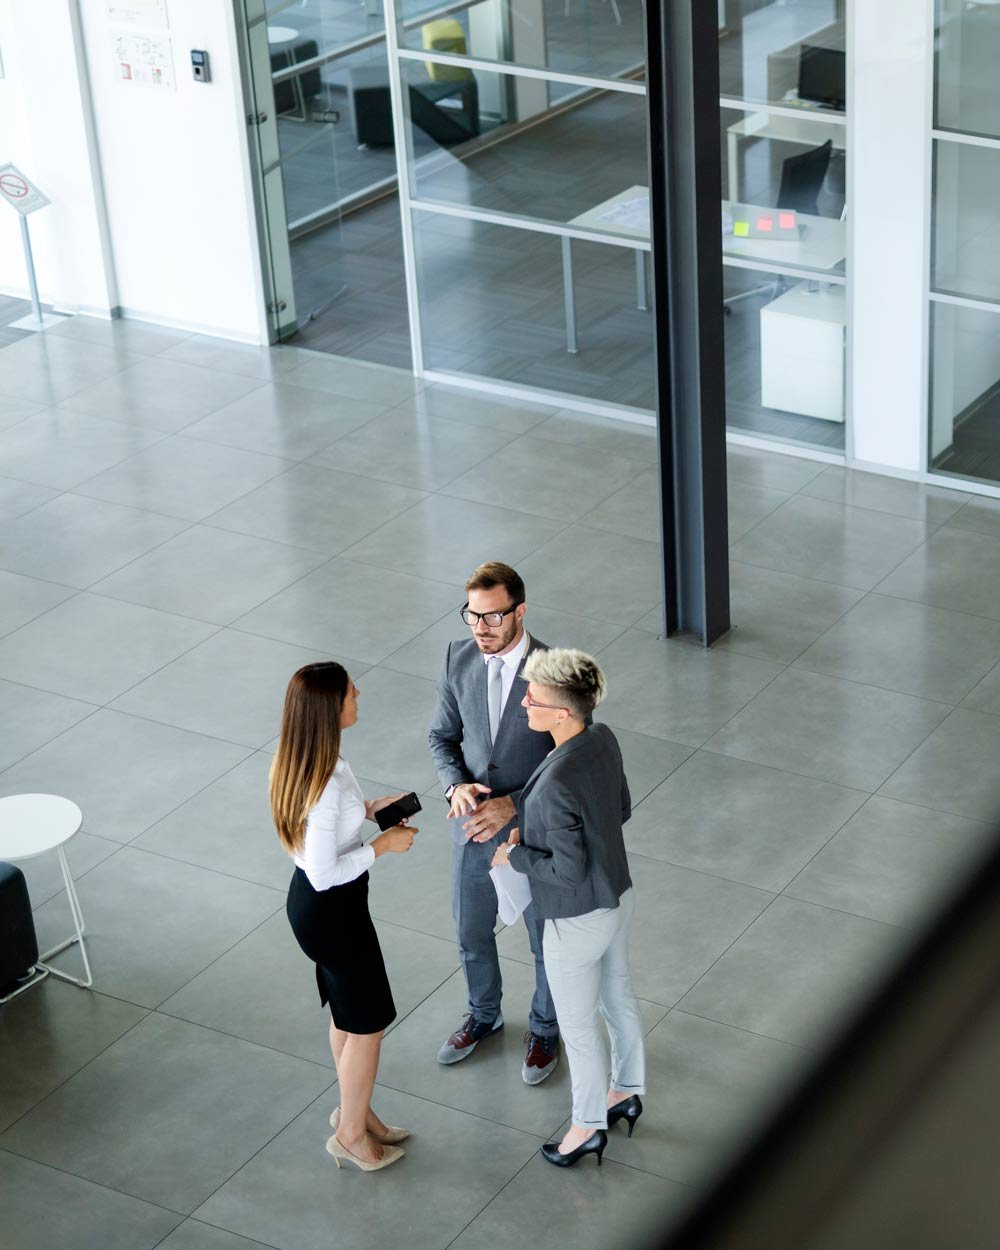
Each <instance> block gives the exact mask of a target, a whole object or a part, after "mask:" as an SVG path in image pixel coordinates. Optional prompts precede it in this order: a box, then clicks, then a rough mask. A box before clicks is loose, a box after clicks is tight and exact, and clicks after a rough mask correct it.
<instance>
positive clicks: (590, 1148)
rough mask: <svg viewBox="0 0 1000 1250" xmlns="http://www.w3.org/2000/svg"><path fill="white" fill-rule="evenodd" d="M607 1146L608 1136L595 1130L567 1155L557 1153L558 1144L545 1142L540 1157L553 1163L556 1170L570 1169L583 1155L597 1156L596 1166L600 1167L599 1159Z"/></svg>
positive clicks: (602, 1130) (600, 1129) (601, 1130)
mask: <svg viewBox="0 0 1000 1250" xmlns="http://www.w3.org/2000/svg"><path fill="white" fill-rule="evenodd" d="M607 1144H608V1135H607V1133H605V1131H604V1129H602V1128H599V1129H596V1130H595V1131H594V1132H593V1133H591V1135H590V1136H589V1137H588V1138H587V1140H586V1141H585V1142H584V1143H583V1144H582V1145H580V1146H577V1148H576V1149H575V1150H571V1151H570V1152H569V1153H568V1154H564V1155H562V1154H560V1153H559V1143H558V1142H557V1141H547V1142H546V1143H545V1145H544V1146H543V1147H542V1155H543V1156H544V1157H545V1158H546V1159H548V1161H549V1162H550V1163H554V1164H555V1165H556V1167H557V1168H571V1167H572V1166H573V1164H574V1163H576V1161H577V1160H578V1159H582V1158H583V1156H584V1155H597V1166H598V1167H600V1166H601V1157H602V1156H603V1154H604V1147H605V1146H606V1145H607Z"/></svg>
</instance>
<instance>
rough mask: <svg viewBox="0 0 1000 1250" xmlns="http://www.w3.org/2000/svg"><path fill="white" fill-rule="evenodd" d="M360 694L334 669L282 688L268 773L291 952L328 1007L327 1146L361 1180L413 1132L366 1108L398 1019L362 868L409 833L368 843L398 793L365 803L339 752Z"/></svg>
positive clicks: (316, 667)
mask: <svg viewBox="0 0 1000 1250" xmlns="http://www.w3.org/2000/svg"><path fill="white" fill-rule="evenodd" d="M358 693H359V691H358V688H357V686H355V684H354V682H353V681H351V679H350V677H349V676H348V674H347V671H346V670H345V669H344V668H343V667H342V666H341V665H340V664H336V663H334V662H332V661H330V662H325V663H320V664H307V665H305V667H304V668H300V669H299V670H298V672H297V673H295V674H294V675H293V677H292V679H291V681H290V682H289V683H288V690H287V692H286V694H285V707H284V711H283V713H282V718H281V737H280V739H279V741H278V750H277V753H276V754H275V757H274V762H273V763H272V765H271V776H270V800H271V813H272V816H273V818H274V824H275V828H276V829H277V831H278V838H279V840H280V842H281V844H282V846H283V847H284V848H285V850H286V851H287V852H288V853H289V855H291V856H292V858H293V859H294V861H295V871H294V873H293V875H292V880H291V884H290V885H289V887H288V902H287V907H286V910H287V913H288V920H289V923H290V924H291V926H292V932H293V933H294V934H295V938H296V941H297V942H298V944H299V946H300V947H301V948H302V950H303V951H304V952H305V954H306V955H308V956H309V958H310V959H311V960H313V962H314V963H315V965H316V983H317V985H318V987H319V996H320V1002H321V1003H323V1004H324V1005H325V1004H329V1007H330V1015H331V1017H332V1018H331V1021H330V1049H331V1050H332V1051H333V1062H334V1065H335V1066H336V1069H337V1076H338V1078H339V1089H340V1106H339V1107H337V1108H336V1109H335V1110H334V1112H333V1114H332V1115H331V1117H330V1123H331V1124H332V1126H333V1128H334V1134H333V1136H332V1137H331V1138H330V1139H329V1141H328V1142H327V1144H326V1148H327V1150H328V1151H329V1152H330V1154H332V1155H333V1157H334V1159H335V1160H336V1163H337V1167H338V1168H339V1167H340V1165H341V1162H342V1161H344V1160H348V1161H349V1162H351V1163H354V1164H356V1165H357V1166H358V1167H359V1168H361V1169H362V1170H363V1171H366V1172H372V1171H376V1170H377V1169H379V1168H383V1167H387V1166H388V1165H389V1164H390V1163H395V1162H396V1160H397V1159H399V1158H401V1157H402V1155H403V1150H402V1149H401V1147H400V1146H399V1142H401V1141H403V1140H405V1138H407V1137H408V1136H409V1133H408V1132H407V1131H406V1130H405V1129H399V1128H391V1127H389V1126H387V1125H385V1124H383V1123H382V1121H381V1120H380V1119H379V1118H378V1116H377V1115H375V1113H374V1112H373V1111H372V1109H371V1096H372V1090H373V1089H374V1086H375V1075H376V1072H377V1071H378V1059H379V1050H380V1047H381V1043H382V1034H383V1033H384V1032H385V1030H386V1028H387V1027H388V1025H389V1024H390V1023H391V1022H392V1021H393V1020H394V1019H395V1016H396V1008H395V1005H394V1003H393V1001H392V992H391V990H390V989H389V980H388V977H387V976H386V971H385V962H384V961H383V959H382V951H381V949H380V947H379V942H378V935H377V934H376V932H375V926H374V925H373V924H372V919H371V916H370V914H369V912H368V869H369V868H370V867H371V865H372V864H373V863H374V862H375V860H376V859H377V858H378V857H379V856H380V855H384V854H386V852H403V851H408V850H409V849H410V847H411V846H412V844H413V836H414V834H415V833H416V832H417V830H416V829H415V828H414V827H413V826H408V825H406V824H405V823H404V824H401V825H396V826H394V827H393V828H391V829H388V830H386V831H385V832H384V833H381V834H379V836H378V837H376V838H373V839H372V841H371V842H370V843H369V844H368V845H367V846H366V845H365V844H364V842H363V841H362V837H361V828H362V825H363V824H364V822H365V820H366V819H367V820H374V819H375V813H376V812H378V811H381V809H382V808H383V807H386V806H387V805H388V804H389V803H392V802H394V801H395V800H396V799H398V798H401V797H402V795H398V794H397V795H390V796H387V797H386V798H382V799H373V800H371V801H368V802H366V801H365V798H364V795H363V794H362V793H361V787H360V786H359V785H358V783H357V781H356V780H355V777H354V773H353V772H352V771H351V766H350V764H348V762H347V760H345V759H344V758H343V756H342V755H341V753H340V739H341V734H342V732H343V730H345V729H348V728H349V727H350V726H351V725H353V724H355V723H356V721H357V719H358Z"/></svg>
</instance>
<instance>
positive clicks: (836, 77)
mask: <svg viewBox="0 0 1000 1250" xmlns="http://www.w3.org/2000/svg"><path fill="white" fill-rule="evenodd" d="M846 84H847V63H846V57H845V55H844V53H843V51H841V50H840V49H839V48H819V47H816V46H815V45H813V44H808V43H804V44H802V46H801V48H800V49H799V99H800V100H812V101H814V102H815V103H816V104H825V105H826V107H827V108H834V109H840V111H841V112H843V110H844V107H845V105H846V103H847V85H846Z"/></svg>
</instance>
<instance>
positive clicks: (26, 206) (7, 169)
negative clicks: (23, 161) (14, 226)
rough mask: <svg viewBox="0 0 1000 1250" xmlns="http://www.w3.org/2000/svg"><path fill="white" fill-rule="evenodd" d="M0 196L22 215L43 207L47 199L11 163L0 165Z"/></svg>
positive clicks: (24, 215) (25, 215)
mask: <svg viewBox="0 0 1000 1250" xmlns="http://www.w3.org/2000/svg"><path fill="white" fill-rule="evenodd" d="M0 196H2V197H3V198H4V199H5V200H6V201H7V203H8V204H9V205H10V206H11V208H14V209H16V210H17V211H18V212H19V213H20V214H21V216H22V217H27V215H28V214H29V213H33V212H34V211H35V209H36V208H44V207H45V205H46V204H48V202H49V200H48V197H47V196H44V195H42V193H41V191H39V189H38V188H37V187H36V186H34V184H33V183H31V182H29V181H28V179H27V178H26V177H25V176H24V174H22V173H21V171H20V170H19V169H16V168H15V167H14V166H13V165H0Z"/></svg>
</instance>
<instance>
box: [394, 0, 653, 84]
mask: <svg viewBox="0 0 1000 1250" xmlns="http://www.w3.org/2000/svg"><path fill="white" fill-rule="evenodd" d="M396 9H397V14H398V16H399V21H400V46H401V47H405V48H417V49H434V48H437V49H438V50H440V51H445V52H450V51H455V50H456V49H455V48H454V46H453V41H454V40H456V39H459V40H462V41H463V42H464V45H465V47H464V49H462V50H463V51H465V52H467V53H468V54H469V55H470V56H474V57H476V58H477V59H479V60H483V61H503V62H506V63H508V64H511V65H526V66H531V67H533V68H536V69H548V70H555V71H560V72H562V73H564V74H567V75H570V76H574V77H579V76H581V75H586V76H594V77H598V78H622V77H630V76H632V75H634V74H635V73H637V72H641V70H642V68H643V65H644V63H645V59H646V52H645V29H644V23H643V16H642V5H641V4H636V3H633V0H626V2H625V3H624V4H623V3H622V2H621V0H477V2H476V3H474V4H471V5H469V6H468V7H465V8H462V9H461V10H460V11H458V12H455V11H453V10H454V6H453V5H450V4H449V5H442V4H440V3H438V4H433V5H432V4H430V3H428V0H397V5H396ZM438 11H440V13H439V12H438ZM460 32H461V33H460ZM573 88H574V84H572V83H552V84H550V91H551V92H552V94H553V97H559V96H564V95H567V94H569V93H570V92H571V91H572V90H573ZM577 89H579V88H578V85H577Z"/></svg>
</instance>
